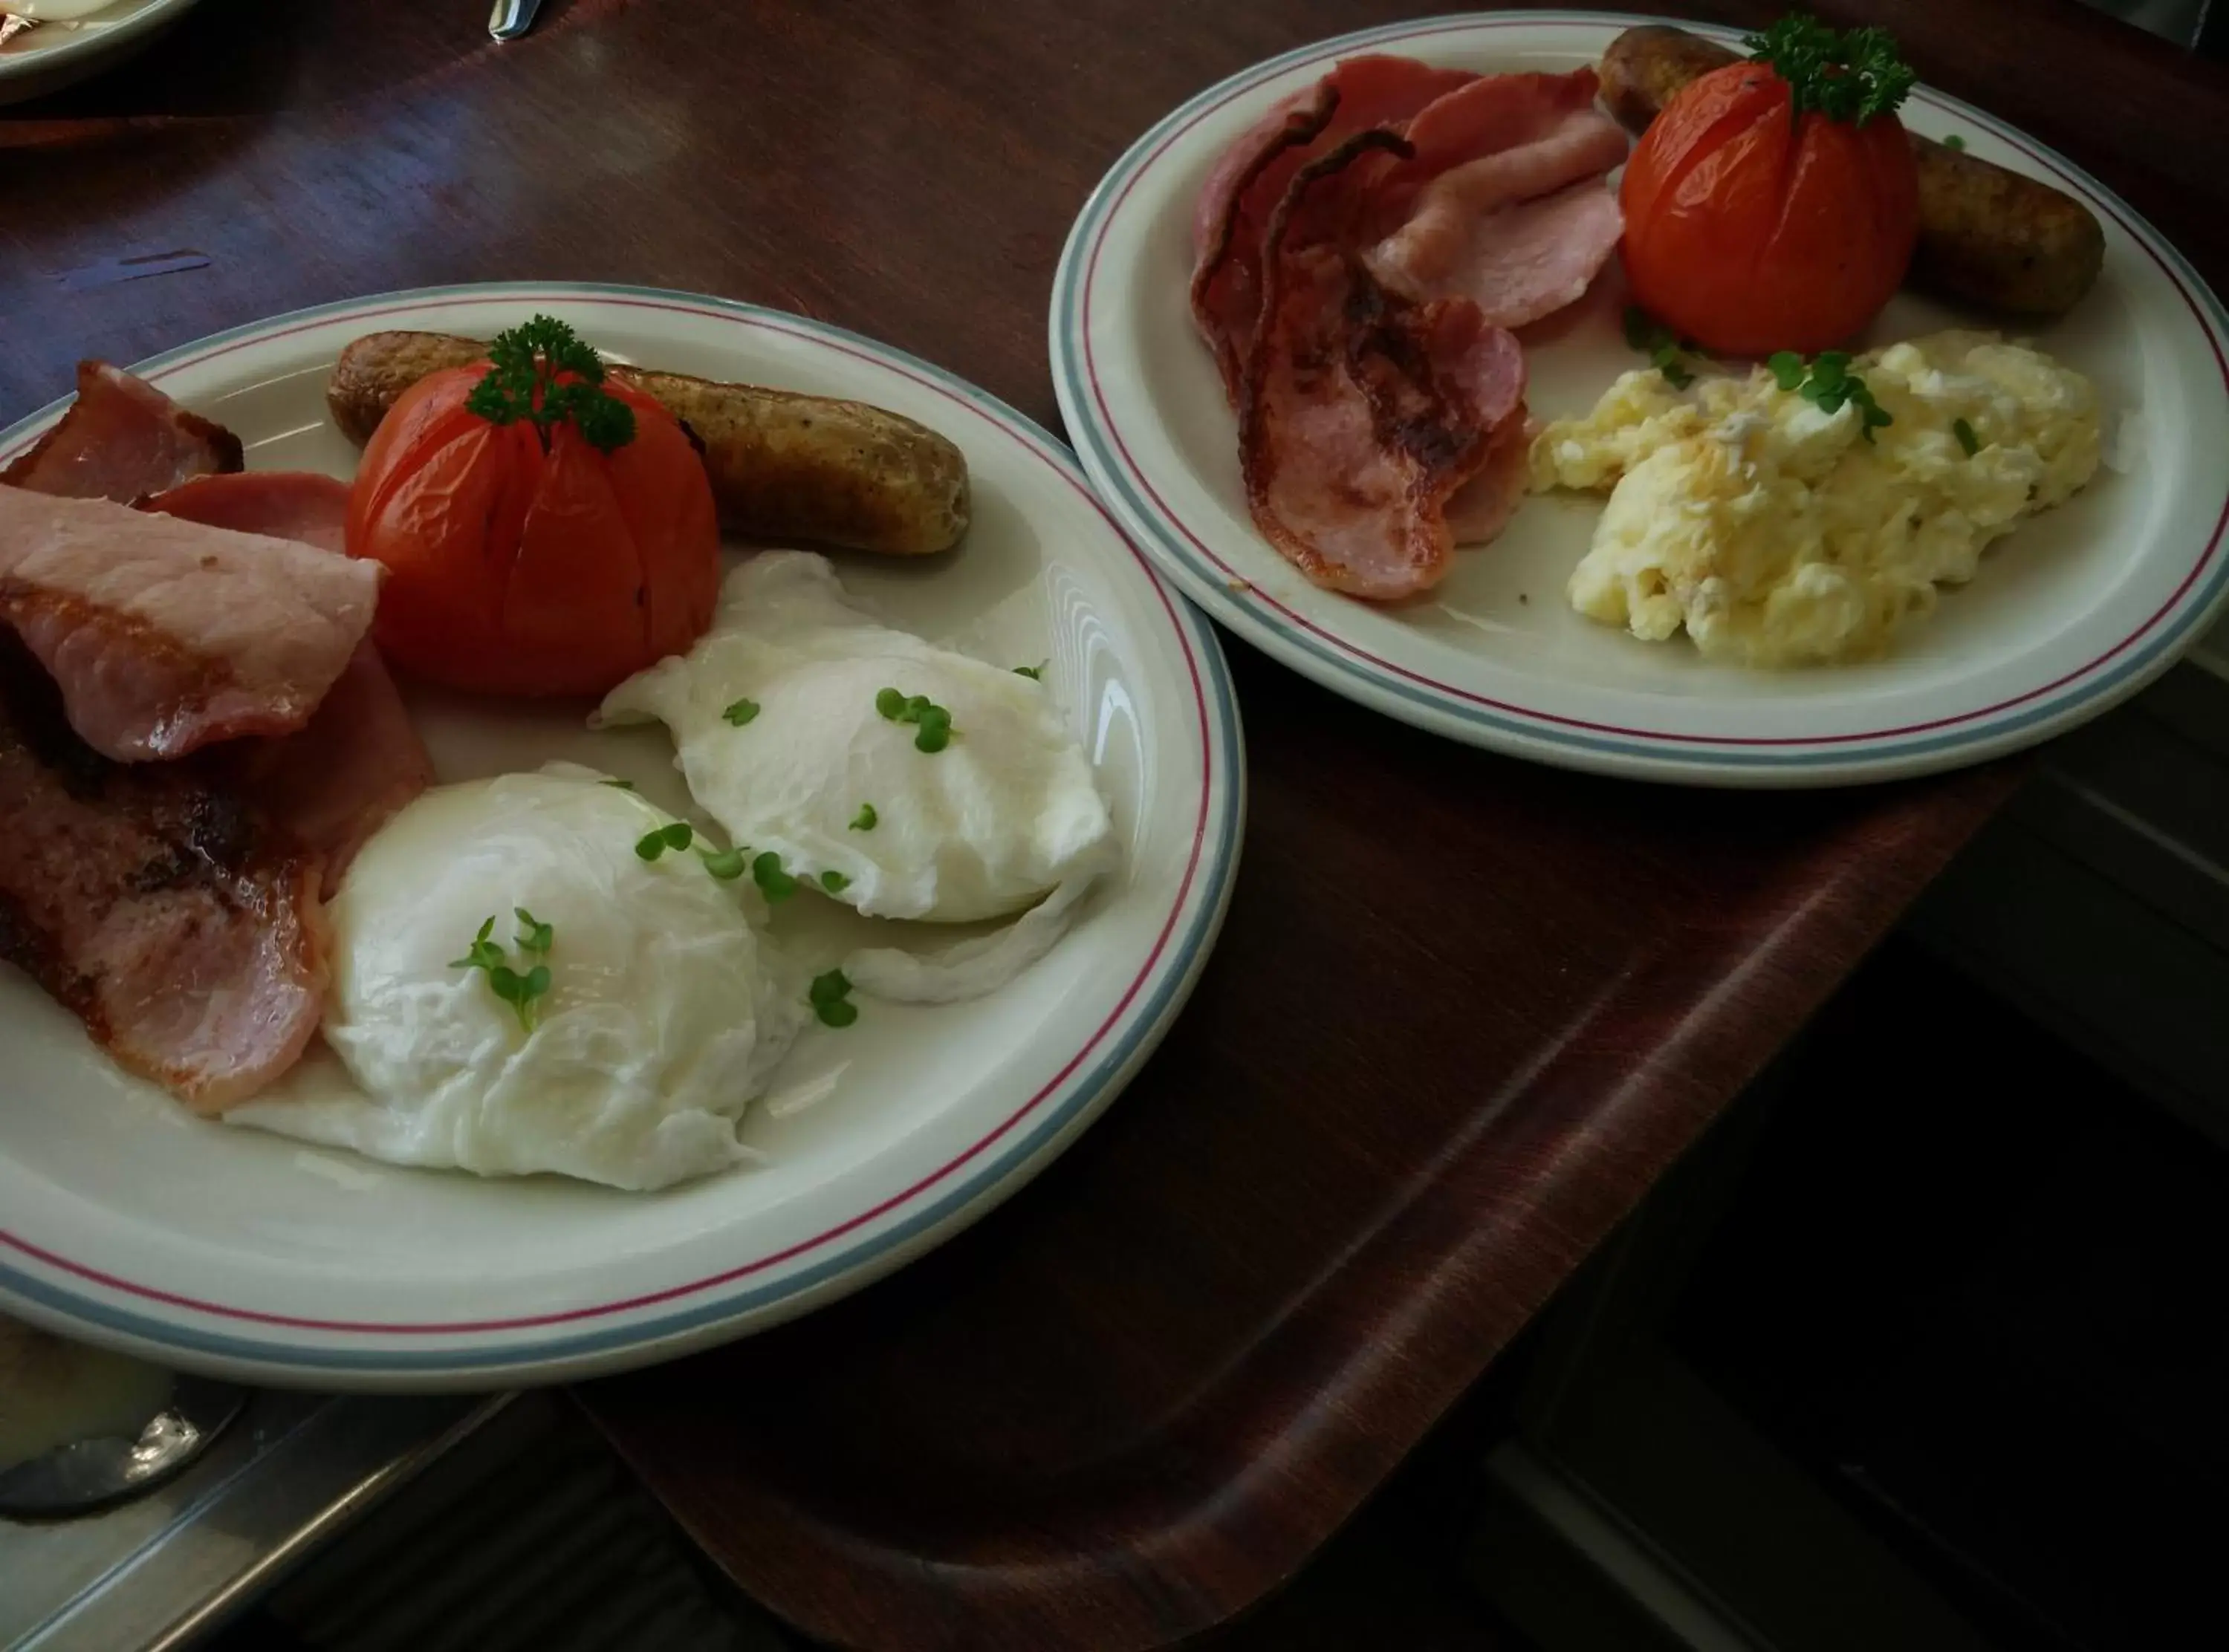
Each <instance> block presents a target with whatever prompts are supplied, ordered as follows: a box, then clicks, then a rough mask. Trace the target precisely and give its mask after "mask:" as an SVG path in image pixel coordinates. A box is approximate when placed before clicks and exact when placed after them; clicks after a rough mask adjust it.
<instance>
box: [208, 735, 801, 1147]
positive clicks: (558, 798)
mask: <svg viewBox="0 0 2229 1652" xmlns="http://www.w3.org/2000/svg"><path fill="white" fill-rule="evenodd" d="M670 823H671V816H667V815H666V814H665V813H664V812H663V811H662V810H658V809H656V808H654V807H653V806H652V805H651V804H648V803H646V802H645V801H644V800H643V799H642V798H640V797H638V796H636V795H635V794H633V792H630V791H623V790H620V789H619V788H617V787H614V786H610V785H605V784H599V783H597V782H596V781H594V780H590V779H586V778H576V777H574V776H570V775H559V774H539V775H536V774H513V775H505V776H503V777H502V778H498V779H493V780H481V781H472V782H469V783H466V784H460V785H448V786H440V787H436V788H435V789H434V790H433V791H428V792H427V793H426V794H425V795H424V796H422V797H420V798H419V799H418V800H417V801H416V802H414V803H413V804H411V805H410V806H409V807H408V808H407V809H405V810H403V811H402V812H401V814H399V815H397V816H395V819H394V820H392V821H390V822H389V823H388V824H387V825H386V826H385V827H384V828H383V829H382V830H381V831H380V832H379V834H378V835H377V836H375V837H374V838H373V839H372V841H371V842H369V844H367V845H366V846H365V848H364V849H363V852H362V854H360V855H358V856H357V860H356V861H355V863H354V864H353V865H352V866H351V867H350V868H349V872H348V875H347V877H346V878H345V879H344V880H343V882H342V885H341V887H340V889H339V891H338V892H337V894H336V896H335V897H334V899H333V900H332V902H331V905H330V906H329V908H328V912H329V916H330V918H331V924H332V931H333V947H332V960H333V979H332V990H331V997H330V1000H329V1002H328V1005H327V1008H326V1013H325V1019H324V1036H325V1039H326V1041H327V1042H328V1043H329V1044H331V1047H333V1049H334V1050H335V1052H336V1053H337V1054H338V1055H339V1056H340V1058H341V1060H342V1061H343V1063H344V1065H345V1066H347V1068H348V1070H349V1073H350V1075H351V1076H352V1077H353V1078H354V1079H356V1081H357V1084H358V1085H361V1086H362V1088H363V1092H364V1093H363V1096H361V1097H356V1098H344V1099H324V1098H320V1099H314V1100H288V1101H276V1100H273V1101H262V1102H250V1103H248V1104H247V1105H245V1106H242V1107H239V1108H235V1109H234V1110H233V1111H231V1112H230V1113H228V1114H227V1115H226V1117H227V1119H228V1122H232V1123H236V1124H254V1125H257V1126H260V1128H262V1129H265V1130H275V1131H278V1132H279V1133H281V1134H285V1135H288V1136H292V1137H299V1138H302V1139H305V1140H309V1141H313V1142H318V1143H324V1144H327V1145H331V1146H337V1147H349V1148H353V1149H356V1150H357V1151H358V1152H360V1153H364V1154H367V1155H369V1156H371V1157H374V1158H379V1159H386V1160H389V1161H391V1162H395V1163H400V1164H414V1165H426V1166H441V1167H453V1168H455V1169H464V1170H471V1171H475V1172H477V1173H479V1174H480V1175H529V1174H532V1173H535V1172H538V1171H554V1172H556V1173H558V1174H561V1175H570V1176H577V1177H581V1178H582V1179H584V1180H587V1181H600V1182H606V1183H608V1184H610V1185H612V1186H613V1187H620V1188H660V1187H665V1186H667V1185H669V1184H670V1183H672V1182H676V1181H682V1180H684V1179H686V1178H689V1177H691V1176H697V1175H705V1174H707V1173H710V1172H712V1171H716V1170H720V1169H726V1168H728V1167H729V1166H731V1165H734V1164H736V1163H738V1162H742V1161H743V1160H744V1159H745V1158H746V1157H747V1156H748V1149H745V1148H743V1147H742V1144H741V1143H739V1142H738V1140H737V1139H736V1122H737V1120H738V1118H739V1117H741V1116H742V1112H743V1111H744V1109H745V1108H746V1107H747V1105H748V1104H749V1102H750V1101H751V1099H752V1098H754V1097H755V1096H756V1095H757V1094H758V1093H759V1092H760V1091H761V1089H762V1088H763V1087H764V1085H765V1082H766V1079H767V1076H768V1073H769V1072H770V1071H771V1070H772V1068H773V1067H774V1065H775V1064H776V1063H777V1062H778V1061H779V1060H780V1058H781V1056H782V1054H783V1053H785V1051H786V1050H787V1047H788V1046H789V1044H790V1042H791V1041H792V1039H793V1037H794V1035H795V1034H796V1032H797V1030H798V1028H799V1027H800V1024H801V1022H802V1020H803V1017H804V1014H805V1011H804V1008H803V999H802V994H801V991H800V989H799V983H796V982H794V981H793V980H791V979H789V978H788V976H789V971H788V970H787V969H786V968H785V966H784V965H783V964H781V962H780V960H779V959H778V958H777V957H774V955H773V954H772V952H771V951H769V949H768V948H767V946H766V945H765V944H764V943H763V942H762V941H761V938H760V937H759V935H758V934H757V933H756V932H755V930H754V928H753V926H752V921H751V919H752V916H753V915H754V909H755V908H756V907H757V906H758V900H757V896H756V894H755V893H754V892H752V891H751V890H750V887H749V885H748V880H744V881H742V882H723V881H721V880H717V879H716V878H714V877H713V876H712V875H711V874H710V871H709V870H708V869H707V868H706V866H705V864H704V861H703V859H702V858H701V857H700V856H699V855H697V853H696V852H695V851H694V849H693V848H692V849H680V850H668V851H666V852H665V853H664V854H662V855H660V856H659V858H658V859H657V860H656V861H646V860H645V859H644V858H642V856H641V855H639V854H638V853H637V851H636V846H637V844H638V843H639V842H640V841H641V840H642V839H643V837H644V836H645V835H646V834H647V833H649V832H651V831H652V830H653V829H658V828H660V827H663V826H665V825H667V824H670ZM521 908H523V909H524V910H525V911H526V912H530V913H531V914H532V915H533V917H534V918H535V919H536V920H538V921H539V922H541V923H543V924H547V925H549V926H550V932H551V933H550V945H549V951H547V953H546V954H535V953H531V952H529V951H526V950H524V948H522V947H520V946H519V945H518V944H517V938H518V936H519V934H520V933H521V932H522V931H523V929H524V924H523V921H522V920H521V919H518V917H517V909H521ZM489 917H493V918H494V919H495V926H494V930H493V932H492V936H491V938H492V939H493V940H494V941H495V942H496V943H497V944H498V945H500V946H503V947H504V949H505V955H506V957H507V959H508V960H509V962H510V963H511V965H512V966H513V967H515V968H516V969H517V970H518V971H519V972H521V973H524V972H526V971H527V970H529V969H530V967H531V966H532V965H533V964H536V963H543V964H547V965H548V967H549V972H550V974H549V988H548V990H547V991H546V993H544V994H543V996H542V997H540V998H539V999H537V1000H536V1001H535V1004H534V1008H535V1010H536V1018H535V1021H534V1025H533V1026H532V1028H531V1029H529V1028H528V1027H527V1026H526V1025H525V1024H524V1022H523V1021H522V1019H521V1017H520V1015H519V1014H518V1011H517V1008H516V1007H515V1006H514V1005H512V1004H511V1003H509V1002H504V1000H503V999H502V998H500V997H498V995H497V994H496V992H495V991H494V990H493V988H492V985H491V976H490V972H489V971H487V970H484V969H473V968H465V967H459V964H458V960H459V959H460V958H462V957H465V956H466V954H467V953H468V951H469V950H470V948H471V945H472V940H473V938H474V935H475V933H476V932H477V931H478V930H479V926H480V925H481V923H482V921H483V920H484V919H487V918H489Z"/></svg>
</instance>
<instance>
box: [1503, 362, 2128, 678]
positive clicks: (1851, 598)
mask: <svg viewBox="0 0 2229 1652" xmlns="http://www.w3.org/2000/svg"><path fill="white" fill-rule="evenodd" d="M1850 370H1851V371H1852V372H1853V373H1854V374H1856V375H1859V376H1860V377H1861V378H1863V379H1864V381H1865V382H1866V387H1868V388H1869V389H1870V390H1871V391H1872V397H1873V400H1874V401H1875V402H1876V403H1877V404H1878V405H1879V407H1881V408H1882V409H1884V410H1885V412H1887V413H1889V414H1890V415H1891V416H1892V422H1891V423H1890V424H1889V425H1887V426H1884V427H1882V428H1880V429H1879V430H1877V431H1876V432H1875V438H1876V439H1875V440H1873V441H1872V442H1867V441H1866V440H1865V439H1863V432H1862V420H1861V416H1860V409H1859V407H1858V406H1857V404H1856V403H1855V402H1845V403H1844V404H1843V405H1842V406H1841V407H1840V408H1838V409H1837V410H1836V411H1835V412H1834V413H1825V412H1822V411H1821V409H1820V407H1818V406H1817V405H1816V404H1815V403H1814V402H1812V401H1810V400H1806V399H1805V398H1804V397H1803V396H1802V394H1800V393H1799V392H1795V391H1784V390H1782V389H1780V388H1779V387H1778V386H1777V385H1776V383H1775V382H1774V381H1773V378H1772V375H1770V373H1768V372H1767V371H1765V369H1763V368H1757V369H1755V370H1754V371H1752V372H1751V373H1750V375H1749V376H1748V377H1747V378H1746V379H1737V378H1732V377H1730V376H1725V375H1713V376H1706V377H1705V378H1702V379H1700V380H1699V381H1697V382H1696V383H1695V384H1694V385H1693V387H1691V388H1690V389H1688V390H1686V391H1684V392H1682V391H1678V390H1674V389H1673V387H1672V386H1671V385H1670V384H1669V383H1668V382H1667V381H1666V380H1665V378H1664V375H1662V374H1661V373H1659V372H1656V371H1655V370H1654V369H1653V368H1651V369H1642V370H1640V371H1636V372H1631V373H1628V374H1626V375H1624V376H1623V377H1622V378H1620V379H1619V380H1618V381H1617V382H1616V384H1614V385H1612V386H1611V387H1609V390H1608V391H1607V392H1606V393H1605V394H1603V399H1602V400H1601V402H1600V403H1599V404H1598V405H1597V406H1596V408H1595V410H1594V411H1593V412H1592V413H1590V414H1588V415H1587V416H1586V417H1585V418H1584V419H1562V420H1558V421H1557V422H1556V423H1553V424H1551V425H1550V426H1547V428H1546V429H1545V430H1544V431H1542V432H1541V433H1540V435H1539V436H1538V439H1536V440H1535V441H1534V443H1533V446H1532V487H1533V488H1534V490H1546V489H1549V488H1558V487H1560V488H1578V489H1584V490H1593V491H1596V492H1599V491H1603V490H1609V503H1608V504H1607V505H1606V506H1605V507H1604V509H1603V516H1602V521H1601V522H1600V523H1599V524H1598V525H1597V526H1596V529H1595V536H1594V543H1593V545H1592V547H1590V549H1589V550H1588V552H1587V554H1586V555H1585V556H1584V557H1583V559H1582V560H1580V562H1579V565H1578V567H1577V568H1575V569H1573V570H1572V573H1571V585H1570V587H1569V594H1570V597H1571V605H1572V606H1573V607H1574V608H1577V610H1578V611H1580V612H1581V613H1583V614H1585V615H1586V616H1587V617H1588V618H1591V619H1597V620H1600V621H1602V622H1603V624H1610V625H1623V626H1625V627H1627V628H1628V630H1630V631H1632V632H1633V634H1634V635H1635V637H1641V638H1644V639H1645V640H1647V641H1649V642H1662V641H1664V640H1665V639H1666V638H1667V637H1670V636H1671V635H1672V634H1673V632H1674V631H1678V630H1680V627H1681V626H1683V625H1684V626H1685V627H1686V631H1687V635H1688V637H1690V638H1692V639H1693V642H1694V644H1695V646H1696V647H1697V648H1698V649H1699V650H1702V652H1703V653H1704V654H1705V656H1710V657H1712V658H1714V659H1724V660H1729V661H1732V662H1734V663H1738V664H1742V665H1748V666H1782V665H1801V664H1808V663H1817V662H1821V661H1828V660H1839V659H1847V658H1854V657H1860V656H1866V655H1870V654H1877V653H1879V652H1880V651H1881V650H1883V649H1884V648H1885V646H1886V645H1887V643H1888V639H1889V636H1890V633H1891V632H1892V631H1894V630H1895V628H1896V627H1897V626H1898V625H1899V624H1903V623H1904V622H1905V621H1906V620H1908V619H1912V618H1917V617H1918V616H1920V615H1923V614H1925V613H1927V612H1928V611H1930V609H1932V608H1933V607H1934V605H1935V596H1936V587H1937V586H1939V585H1961V584H1963V583H1964V582H1965V581H1966V580H1968V579H1971V578H1973V576H1974V570H1975V566H1976V565H1977V564H1978V562H1979V561H1980V560H1981V554H1982V548H1983V547H1985V546H1987V545H1988V543H1989V542H1990V541H1992V540H1995V539H1996V538H1998V537H2000V536H2001V535H2005V534H2008V533H2010V532H2011V531H2012V529H2013V528H2014V524H2016V523H2017V522H2019V520H2020V518H2021V517H2022V516H2024V515H2028V514H2029V513H2031V512H2033V511H2038V510H2042V509H2046V508H2048V507H2050V506H2052V505H2055V504H2058V503H2060V502H2061V501H2063V500H2065V499H2066V498H2067V497H2069V496H2071V495H2072V494H2073V493H2074V492H2075V491H2076V490H2078V489H2079V488H2080V487H2081V486H2082V485H2083V484H2084V483H2086V482H2088V481H2089V480H2090V477H2091V474H2092V472H2094V471H2096V470H2097V458H2098V428H2097V426H2098V420H2097V393H2096V392H2095V390H2094V389H2092V387H2091V384H2090V381H2088V380H2087V379H2085V378H2084V377H2083V376H2082V375H2080V374H2078V373H2076V372H2074V371H2073V370H2072V369H2071V368H2065V367H2062V366H2061V365H2059V363H2058V362H2054V361H2052V359H2051V358H2050V357H2049V356H2047V355H2044V354H2043V353H2041V352H2040V351H2039V350H2033V349H2027V348H2026V347H2024V346H2022V345H2018V344H2007V343H2003V342H2001V340H2000V339H1999V338H1998V337H1997V336H1995V334H1993V333H1978V332H1945V333H1937V334H1935V335H1933V336H1930V337H1926V338H1920V339H1915V340H1912V341H1911V342H1910V343H1902V344H1892V345H1889V346H1888V347H1887V348H1885V349H1879V350H1875V351H1872V352H1870V353H1868V354H1866V355H1861V356H1860V357H1858V358H1857V359H1856V360H1855V361H1854V362H1852V363H1851V367H1850ZM1960 421H1963V423H1964V425H1965V431H1964V432H1963V433H1962V432H1960V431H1959V429H1958V425H1959V423H1960ZM1962 434H1963V437H1970V439H1971V441H1972V445H1973V447H1974V451H1973V452H1972V453H1970V454H1969V453H1968V452H1967V451H1966V447H1967V442H1966V440H1965V439H1962Z"/></svg>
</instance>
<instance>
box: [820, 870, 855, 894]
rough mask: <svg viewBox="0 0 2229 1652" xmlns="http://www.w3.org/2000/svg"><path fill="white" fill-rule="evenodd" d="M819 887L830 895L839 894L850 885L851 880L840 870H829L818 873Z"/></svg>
mask: <svg viewBox="0 0 2229 1652" xmlns="http://www.w3.org/2000/svg"><path fill="white" fill-rule="evenodd" d="M820 887H822V888H824V889H825V890H826V891H827V892H828V893H830V894H832V895H840V894H842V893H844V892H845V890H846V889H848V888H850V887H851V879H849V878H847V877H845V875H844V874H842V873H841V872H837V871H833V870H831V871H827V872H824V873H822V874H820Z"/></svg>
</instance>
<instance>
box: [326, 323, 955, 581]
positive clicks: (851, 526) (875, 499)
mask: <svg viewBox="0 0 2229 1652" xmlns="http://www.w3.org/2000/svg"><path fill="white" fill-rule="evenodd" d="M486 354H487V346H486V345H485V344H484V343H480V342H479V341H478V340H476V339H470V338H452V337H449V336H446V335H443V334H440V333H402V332H391V333H372V334H369V335H367V336H364V337H363V338H359V339H357V341H356V342H355V343H352V344H350V346H349V347H348V348H347V349H344V350H343V351H342V352H341V359H340V361H339V362H337V364H336V365H335V367H334V368H333V372H332V376H331V379H330V380H329V381H327V382H326V386H325V401H326V405H327V406H328V407H330V408H331V412H332V415H333V422H334V423H335V424H336V425H337V426H340V428H341V431H342V432H343V433H344V435H346V436H347V437H348V438H349V439H350V440H351V441H354V442H357V443H362V442H366V441H369V439H371V433H372V432H374V431H375V430H376V429H378V428H379V421H380V420H381V419H383V418H385V417H386V416H387V410H388V409H389V408H390V407H393V406H394V405H395V402H396V400H398V399H400V398H401V394H402V393H403V392H404V391H405V390H408V388H409V387H411V386H412V385H414V384H415V383H417V382H418V381H419V380H421V379H422V378H424V377H425V376H426V375H427V374H429V373H434V372H438V371H439V370H440V369H441V368H448V367H461V366H463V365H465V364H466V362H476V361H479V360H480V359H482V358H483V357H485V355H486ZM612 377H613V379H614V380H616V381H619V382H620V383H623V384H626V385H630V386H632V387H634V388H635V389H638V390H640V391H641V392H642V393H643V394H645V395H647V396H649V397H650V398H651V399H652V400H654V401H656V402H658V405H659V406H661V407H664V408H665V410H666V411H667V412H668V413H671V414H672V415H673V416H674V417H675V418H677V419H680V420H681V421H682V422H683V423H684V424H685V425H687V426H689V428H690V429H691V430H692V431H694V432H696V434H697V439H698V441H700V442H701V443H702V444H703V449H704V469H705V471H706V472H707V474H709V475H710V477H711V479H712V496H713V498H714V500H715V501H716V503H718V505H719V509H720V522H721V525H722V526H723V528H727V529H728V530H729V532H731V533H736V534H741V535H747V536H748V537H750V538H754V539H768V540H793V539H808V540H816V541H821V542H824V543H826V544H831V545H843V546H848V547H851V548H852V549H855V550H863V551H878V552H881V553H883V554H885V555H890V556H920V555H925V554H928V553H930V552H933V551H941V550H945V549H947V548H949V547H951V546H952V545H954V543H956V542H957V541H958V540H959V538H960V535H962V534H964V533H966V532H967V519H968V493H967V460H966V459H965V458H963V457H961V455H960V450H959V449H958V448H957V447H954V445H952V444H951V443H950V442H948V441H947V440H946V439H944V438H943V437H941V436H940V435H938V434H937V433H936V432H935V431H933V430H930V429H928V427H926V426H922V425H918V424H915V422H914V421H913V420H912V419H906V418H903V417H901V416H900V415H899V414H896V413H889V412H886V411H884V410H883V408H880V407H869V406H868V405H867V404H866V403H864V402H859V401H838V400H832V399H831V398H828V397H825V396H808V395H800V394H794V393H793V392H790V391H787V390H768V389H762V388H761V387H757V386H755V385H746V384H716V383H714V382H712V381H710V380H708V379H692V378H690V377H688V376H686V375H683V374H678V373H652V372H647V371H645V370H642V369H640V368H626V367H618V366H614V367H613V368H612Z"/></svg>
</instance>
